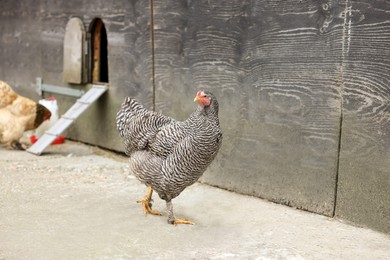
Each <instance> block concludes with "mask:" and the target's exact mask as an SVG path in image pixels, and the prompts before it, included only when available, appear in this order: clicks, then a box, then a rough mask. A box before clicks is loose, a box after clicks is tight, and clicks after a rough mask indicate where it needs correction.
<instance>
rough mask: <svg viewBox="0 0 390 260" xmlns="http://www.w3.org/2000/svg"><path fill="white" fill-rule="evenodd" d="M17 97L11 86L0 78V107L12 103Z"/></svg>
mask: <svg viewBox="0 0 390 260" xmlns="http://www.w3.org/2000/svg"><path fill="white" fill-rule="evenodd" d="M17 97H18V95H17V94H16V93H15V91H14V90H13V89H12V88H11V86H10V85H8V84H7V83H6V82H4V81H1V80H0V108H3V107H6V106H8V105H10V104H12V102H14V100H15V99H16V98H17Z"/></svg>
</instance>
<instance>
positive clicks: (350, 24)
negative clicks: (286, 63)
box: [336, 0, 390, 233]
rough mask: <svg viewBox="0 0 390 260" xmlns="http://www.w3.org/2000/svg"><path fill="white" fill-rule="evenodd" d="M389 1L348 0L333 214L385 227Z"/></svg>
mask: <svg viewBox="0 0 390 260" xmlns="http://www.w3.org/2000/svg"><path fill="white" fill-rule="evenodd" d="M389 10H390V3H389V2H384V1H368V0H367V1H349V2H348V5H347V7H346V34H345V42H346V46H345V48H344V56H345V63H344V69H343V70H344V81H345V86H344V102H343V103H344V111H343V129H342V136H341V153H340V171H339V172H340V173H339V184H338V195H337V206H336V216H337V217H339V218H342V219H347V220H350V221H352V222H354V223H357V224H360V225H365V226H370V227H372V228H375V229H377V230H379V231H382V232H387V233H388V232H390V149H389V147H390V88H389V86H390V63H389V60H390V13H389Z"/></svg>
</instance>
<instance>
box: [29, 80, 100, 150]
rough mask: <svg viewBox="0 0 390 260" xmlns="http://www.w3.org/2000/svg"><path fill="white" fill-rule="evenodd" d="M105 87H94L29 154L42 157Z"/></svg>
mask: <svg viewBox="0 0 390 260" xmlns="http://www.w3.org/2000/svg"><path fill="white" fill-rule="evenodd" d="M107 89H108V88H107V86H105V85H92V87H91V88H90V89H89V90H88V91H87V92H86V93H85V94H84V95H83V96H82V97H81V98H80V99H78V100H77V101H76V103H75V104H74V105H73V106H72V107H71V108H70V109H69V110H68V111H67V112H66V113H65V114H64V115H63V116H61V118H60V119H58V120H57V122H55V124H54V125H53V126H52V127H51V128H50V129H49V130H47V131H46V132H45V133H44V134H43V135H42V136H41V137H40V138H39V139H38V141H37V142H36V143H35V144H33V145H32V146H31V147H30V148H29V149H27V152H29V153H33V154H36V155H41V153H42V152H43V150H45V149H46V147H48V146H49V145H50V144H51V143H52V142H53V141H54V140H55V139H56V138H57V137H58V136H60V135H61V134H62V133H63V132H64V131H65V130H66V129H67V128H68V127H69V126H70V125H71V124H72V123H73V122H74V121H75V120H76V119H77V118H78V117H79V116H80V115H81V114H82V113H83V112H84V111H85V110H86V109H87V108H88V107H89V106H91V104H92V103H93V102H95V101H96V100H98V98H99V97H100V96H101V95H103V94H104V93H105V92H106V91H107Z"/></svg>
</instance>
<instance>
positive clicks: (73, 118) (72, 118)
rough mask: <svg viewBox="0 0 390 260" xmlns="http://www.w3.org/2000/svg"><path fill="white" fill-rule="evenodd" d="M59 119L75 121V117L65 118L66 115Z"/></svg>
mask: <svg viewBox="0 0 390 260" xmlns="http://www.w3.org/2000/svg"><path fill="white" fill-rule="evenodd" d="M61 118H63V119H67V120H72V121H74V120H76V119H77V117H71V116H66V115H62V116H61Z"/></svg>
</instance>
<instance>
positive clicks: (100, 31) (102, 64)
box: [89, 18, 108, 83]
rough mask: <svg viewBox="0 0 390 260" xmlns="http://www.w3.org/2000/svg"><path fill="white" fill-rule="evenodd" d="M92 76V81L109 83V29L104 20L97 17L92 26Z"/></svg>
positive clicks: (90, 79)
mask: <svg viewBox="0 0 390 260" xmlns="http://www.w3.org/2000/svg"><path fill="white" fill-rule="evenodd" d="M90 36H91V38H90V41H91V44H90V53H91V55H90V71H91V73H90V78H89V81H90V82H91V83H108V50H107V31H106V27H105V26H104V23H103V21H102V20H101V19H100V18H96V19H94V20H93V21H92V22H91V26H90Z"/></svg>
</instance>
